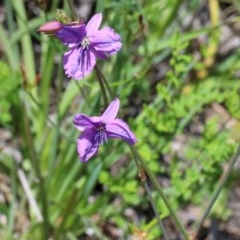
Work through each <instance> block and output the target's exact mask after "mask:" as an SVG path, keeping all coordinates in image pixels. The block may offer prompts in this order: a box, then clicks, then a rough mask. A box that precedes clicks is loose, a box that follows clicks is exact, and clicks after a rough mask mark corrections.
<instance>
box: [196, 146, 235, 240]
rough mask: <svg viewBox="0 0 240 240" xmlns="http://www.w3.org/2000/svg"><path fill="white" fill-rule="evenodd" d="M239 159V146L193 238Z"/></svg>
mask: <svg viewBox="0 0 240 240" xmlns="http://www.w3.org/2000/svg"><path fill="white" fill-rule="evenodd" d="M239 157H240V145H239V146H238V148H237V150H236V152H235V154H234V156H233V157H232V159H231V160H230V162H229V165H228V168H227V170H226V172H225V173H224V175H223V176H222V177H221V179H220V181H219V186H218V187H217V188H216V190H215V192H214V193H213V196H212V198H211V201H210V203H209V205H208V207H207V208H206V210H205V212H204V214H203V216H202V218H201V220H200V221H199V223H198V226H197V229H196V230H195V232H196V234H195V236H197V233H198V232H199V231H200V229H201V228H202V226H203V223H204V221H205V220H206V218H207V216H208V215H209V213H210V211H211V209H212V207H213V205H214V203H215V202H216V200H217V198H218V196H219V194H220V192H221V191H222V189H223V186H224V184H225V183H226V181H227V179H228V177H229V175H230V173H231V170H232V168H233V166H234V164H235V163H236V161H237V160H238V159H239Z"/></svg>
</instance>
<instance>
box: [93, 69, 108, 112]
mask: <svg viewBox="0 0 240 240" xmlns="http://www.w3.org/2000/svg"><path fill="white" fill-rule="evenodd" d="M94 69H95V72H96V75H97V80H98V83H99V86H100V88H101V92H102V96H103V101H104V106H105V108H107V106H108V99H107V93H106V89H105V86H104V83H103V80H102V75H101V73H100V70H99V68H98V67H97V66H95V68H94Z"/></svg>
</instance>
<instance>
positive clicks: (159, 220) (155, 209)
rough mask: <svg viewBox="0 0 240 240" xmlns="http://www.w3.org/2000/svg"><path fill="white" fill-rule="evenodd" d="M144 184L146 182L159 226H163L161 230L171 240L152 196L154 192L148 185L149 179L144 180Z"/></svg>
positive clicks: (145, 185) (167, 239)
mask: <svg viewBox="0 0 240 240" xmlns="http://www.w3.org/2000/svg"><path fill="white" fill-rule="evenodd" d="M143 184H144V187H145V189H146V192H147V194H148V198H149V201H150V203H151V205H152V208H153V211H154V213H155V216H156V218H157V220H158V224H159V226H160V228H161V230H162V233H163V236H164V238H165V239H166V240H169V239H170V238H169V236H168V234H167V231H166V230H165V227H164V225H163V221H162V219H161V218H160V216H159V213H158V211H157V207H156V205H155V203H154V200H153V197H152V194H151V190H150V188H149V186H148V183H147V181H144V182H143Z"/></svg>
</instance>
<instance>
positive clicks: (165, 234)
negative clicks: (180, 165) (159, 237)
mask: <svg viewBox="0 0 240 240" xmlns="http://www.w3.org/2000/svg"><path fill="white" fill-rule="evenodd" d="M130 149H131V151H132V148H130ZM132 154H133V159H134V160H135V163H136V165H137V168H138V171H139V176H140V178H141V180H142V182H143V186H144V188H145V190H146V192H147V195H148V199H149V202H150V204H151V206H152V209H153V211H154V214H155V216H156V218H157V221H158V224H159V226H160V228H161V230H162V233H163V235H164V238H165V239H166V240H169V237H168V234H167V232H166V230H165V228H164V225H163V222H162V220H161V218H160V216H159V213H158V211H157V207H156V205H155V202H154V200H153V198H152V194H151V190H150V188H149V186H148V183H147V178H146V174H145V171H144V169H143V168H142V167H141V164H140V163H139V161H138V155H137V154H136V152H135V151H132Z"/></svg>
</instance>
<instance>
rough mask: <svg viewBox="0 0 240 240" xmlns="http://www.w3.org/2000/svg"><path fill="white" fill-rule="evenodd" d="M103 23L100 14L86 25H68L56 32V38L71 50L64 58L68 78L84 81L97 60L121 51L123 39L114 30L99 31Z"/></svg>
mask: <svg viewBox="0 0 240 240" xmlns="http://www.w3.org/2000/svg"><path fill="white" fill-rule="evenodd" d="M101 21H102V14H101V13H98V14H95V15H94V16H93V17H92V18H91V19H90V21H89V22H88V23H87V24H86V25H85V24H82V23H79V24H76V23H75V24H74V23H72V24H66V25H63V26H62V28H61V29H60V30H59V31H57V32H56V36H57V37H58V38H59V39H60V40H61V41H62V42H63V43H64V44H65V45H67V46H68V47H69V48H70V50H69V51H67V52H66V53H65V54H64V58H63V65H64V69H65V73H66V75H67V76H68V77H71V78H74V79H77V80H80V79H82V78H83V77H85V76H87V75H88V74H89V73H90V72H91V71H92V70H93V68H94V66H95V64H96V58H100V59H106V58H107V57H108V56H109V55H113V54H116V53H117V52H118V51H119V50H120V49H121V47H122V43H121V38H120V36H119V35H118V34H117V33H115V32H114V30H113V29H112V28H110V27H104V28H103V29H101V30H98V28H99V26H100V24H101Z"/></svg>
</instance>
